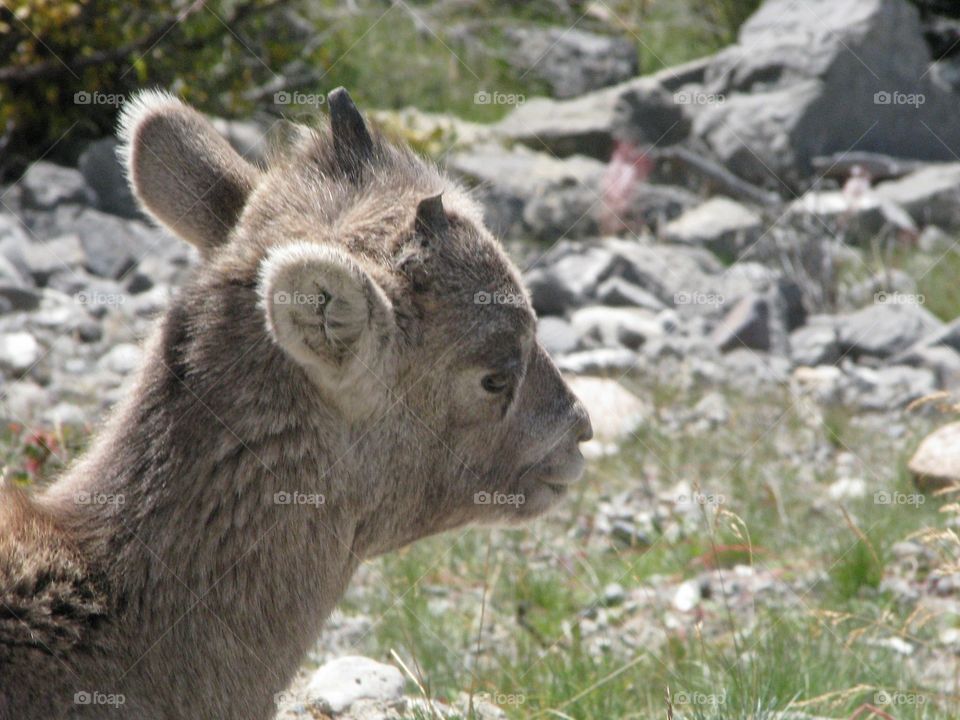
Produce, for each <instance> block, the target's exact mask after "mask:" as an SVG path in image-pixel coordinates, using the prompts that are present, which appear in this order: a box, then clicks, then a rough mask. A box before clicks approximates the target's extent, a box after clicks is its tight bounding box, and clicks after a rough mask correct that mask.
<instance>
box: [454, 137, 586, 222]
mask: <svg viewBox="0 0 960 720" xmlns="http://www.w3.org/2000/svg"><path fill="white" fill-rule="evenodd" d="M447 169H448V170H450V171H451V172H453V173H454V174H455V175H458V176H459V177H461V178H464V179H465V180H467V181H469V182H470V183H472V184H474V185H476V186H477V190H478V196H479V198H480V199H481V201H482V202H483V205H484V215H485V217H484V219H485V221H486V223H487V226H488V227H489V228H490V229H491V230H492V231H493V232H494V233H496V234H498V235H500V236H514V237H516V236H524V235H528V234H533V235H535V236H538V237H541V238H543V239H552V240H556V239H557V237H558V236H560V235H569V236H571V237H576V236H578V235H584V234H589V232H590V231H592V230H593V229H594V228H595V224H594V223H592V221H591V219H592V215H591V213H590V209H591V207H592V206H594V205H597V204H598V203H597V198H598V193H599V191H600V190H599V188H600V178H601V176H602V175H603V164H602V163H600V162H599V161H597V160H594V159H593V158H589V157H582V156H574V157H569V158H566V159H563V160H561V159H558V158H555V157H552V156H551V155H549V154H547V153H543V152H534V151H533V150H529V149H527V148H524V147H515V148H512V149H510V150H507V149H504V148H502V147H499V146H497V145H480V146H477V147H473V148H470V149H467V150H462V151H460V152H456V153H453V154H451V155H450V156H449V157H448V158H447Z"/></svg>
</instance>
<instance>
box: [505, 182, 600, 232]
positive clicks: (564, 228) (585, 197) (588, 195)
mask: <svg viewBox="0 0 960 720" xmlns="http://www.w3.org/2000/svg"><path fill="white" fill-rule="evenodd" d="M596 193H597V191H596V189H593V188H591V189H589V190H585V188H584V187H583V185H581V184H580V183H579V182H577V181H574V180H563V181H560V182H555V183H549V184H547V185H545V186H543V187H542V188H541V189H539V190H538V191H537V192H536V193H535V194H534V195H533V197H531V198H530V200H529V201H528V202H527V204H526V206H525V207H524V209H523V215H522V219H523V226H524V227H525V229H526V232H527V233H529V234H530V235H532V236H533V237H534V238H535V239H537V240H543V241H544V242H556V241H557V240H558V239H560V238H563V237H570V238H578V237H589V236H591V235H596V234H597V230H598V223H597V217H596V213H595V211H594V210H595V206H596V204H597V196H596Z"/></svg>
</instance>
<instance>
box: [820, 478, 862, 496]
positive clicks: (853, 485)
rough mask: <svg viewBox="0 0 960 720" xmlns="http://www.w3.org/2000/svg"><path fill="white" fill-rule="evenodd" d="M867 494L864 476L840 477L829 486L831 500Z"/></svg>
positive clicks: (828, 492) (828, 491) (828, 493)
mask: <svg viewBox="0 0 960 720" xmlns="http://www.w3.org/2000/svg"><path fill="white" fill-rule="evenodd" d="M866 494H867V483H866V481H865V480H864V479H863V478H851V477H842V478H838V479H837V480H835V481H834V482H832V483H831V484H830V487H828V488H827V495H829V496H830V499H831V500H853V499H857V498H862V497H864V496H866Z"/></svg>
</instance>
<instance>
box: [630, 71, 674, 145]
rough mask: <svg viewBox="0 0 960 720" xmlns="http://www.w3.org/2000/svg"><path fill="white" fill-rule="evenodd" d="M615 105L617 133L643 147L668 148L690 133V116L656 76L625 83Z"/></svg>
mask: <svg viewBox="0 0 960 720" xmlns="http://www.w3.org/2000/svg"><path fill="white" fill-rule="evenodd" d="M621 87H622V92H621V93H620V96H619V97H618V98H617V101H616V103H614V106H613V123H612V134H613V137H614V138H615V139H616V140H618V141H620V142H626V143H629V144H630V145H632V146H636V147H639V148H648V147H654V146H656V147H657V148H664V147H667V146H670V145H675V144H677V143H679V142H682V141H683V140H685V139H686V138H687V136H688V135H689V134H690V118H689V117H688V116H687V114H686V113H685V112H684V105H683V104H682V103H679V102H678V101H677V98H676V97H675V96H674V95H673V94H671V93H670V92H669V91H668V90H667V89H666V88H664V86H663V85H662V84H661V83H660V82H658V80H657V79H656V78H655V77H649V76H648V77H642V78H637V79H636V80H634V81H632V82H630V83H626V84H624V85H623V86H621Z"/></svg>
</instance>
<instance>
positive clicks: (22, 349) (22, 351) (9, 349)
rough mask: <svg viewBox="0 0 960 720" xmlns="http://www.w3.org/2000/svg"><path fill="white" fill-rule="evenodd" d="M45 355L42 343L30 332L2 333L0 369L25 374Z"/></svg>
mask: <svg viewBox="0 0 960 720" xmlns="http://www.w3.org/2000/svg"><path fill="white" fill-rule="evenodd" d="M42 357H43V349H42V348H41V347H40V343H38V342H37V341H36V339H35V338H34V337H33V335H31V334H30V333H28V332H11V333H2V334H0V370H2V371H3V372H5V373H9V374H13V375H18V376H19V375H23V374H24V373H26V372H27V371H28V370H30V369H31V368H32V367H33V366H34V365H36V364H37V362H39V360H40V358H42Z"/></svg>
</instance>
